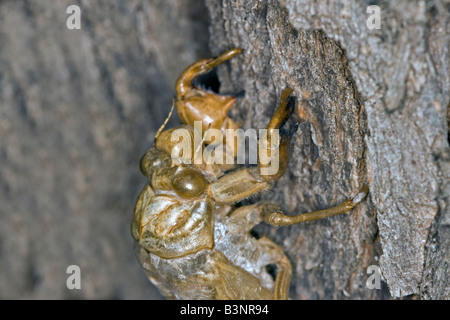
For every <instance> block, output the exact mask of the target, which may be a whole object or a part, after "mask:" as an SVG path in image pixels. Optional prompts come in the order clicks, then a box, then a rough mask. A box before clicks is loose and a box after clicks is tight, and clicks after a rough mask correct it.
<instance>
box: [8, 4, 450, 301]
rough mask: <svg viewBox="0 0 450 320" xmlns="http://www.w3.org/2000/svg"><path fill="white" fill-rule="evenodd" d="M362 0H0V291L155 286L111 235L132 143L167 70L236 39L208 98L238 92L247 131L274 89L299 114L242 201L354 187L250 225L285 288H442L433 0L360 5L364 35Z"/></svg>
mask: <svg viewBox="0 0 450 320" xmlns="http://www.w3.org/2000/svg"><path fill="white" fill-rule="evenodd" d="M72 4H76V5H78V6H79V7H80V8H81V17H82V20H81V30H69V29H67V27H66V19H67V18H68V16H69V15H68V14H67V13H66V9H67V7H68V6H69V5H72ZM372 4H374V1H369V0H367V1H362V2H361V1H350V0H348V1H344V0H343V1H339V2H326V3H325V2H320V3H319V4H317V2H315V1H306V0H279V1H277V0H262V1H261V0H259V1H257V0H245V1H244V0H234V1H231V0H223V1H215V0H214V1H213V0H205V1H197V0H180V1H177V0H169V1H167V0H165V1H163V0H160V1H146V0H129V1H120V0H97V1H87V0H79V1H68V0H63V1H53V0H42V1H33V2H32V1H25V0H23V1H17V0H14V1H12V0H10V1H8V0H6V1H1V2H0V115H1V116H0V136H1V137H2V138H1V139H0V159H1V166H0V176H1V179H0V190H2V192H0V217H1V223H0V270H2V272H1V273H0V298H10V299H11V298H13V299H15V298H38V299H46V298H52V299H58V298H84V299H105V298H120V299H127V298H133V299H135V298H161V296H160V295H159V294H158V293H157V291H156V289H155V288H153V287H152V286H151V285H150V284H149V283H148V280H147V279H146V277H145V275H144V273H143V271H142V270H141V269H140V267H139V266H138V263H137V261H136V258H135V256H134V252H133V248H132V239H131V236H130V233H129V226H130V220H131V215H132V211H133V206H134V202H135V200H136V197H137V195H138V192H139V190H140V189H141V187H142V186H143V184H144V183H145V179H144V178H143V177H142V175H141V174H140V172H139V158H140V156H141V155H142V154H143V153H144V152H145V150H146V149H147V148H149V147H150V146H151V145H152V140H153V137H154V134H155V132H156V131H157V130H158V128H159V127H160V125H161V124H162V122H163V121H164V119H165V117H166V116H167V114H168V112H169V109H170V106H171V103H172V98H173V95H174V84H175V80H176V78H177V77H178V75H179V74H180V73H181V72H182V71H183V70H184V68H185V67H186V66H188V65H189V64H190V63H192V62H194V61H196V60H198V59H200V58H205V57H209V56H212V55H217V54H219V53H221V52H223V51H225V50H227V49H230V48H232V47H241V48H243V49H244V50H245V51H244V52H243V53H242V54H240V55H239V56H237V57H235V58H233V59H232V60H231V61H230V62H229V63H226V64H224V65H221V66H219V67H218V79H219V80H220V84H221V86H220V92H221V93H237V92H241V91H242V90H244V95H243V96H242V97H240V98H239V100H238V103H237V104H236V106H235V107H234V108H233V109H232V110H231V111H230V115H231V116H232V117H233V119H235V120H236V121H241V122H242V124H243V128H244V129H247V128H264V127H265V125H266V123H267V121H268V119H269V118H270V116H271V114H272V112H273V110H274V108H275V107H276V104H277V102H278V99H279V96H280V93H281V91H282V90H283V89H284V88H285V87H286V86H289V87H291V88H292V89H293V90H294V95H295V97H296V101H297V108H296V111H295V114H294V115H293V117H292V119H291V120H290V122H289V123H288V124H287V125H288V126H292V125H293V124H294V123H295V122H297V123H298V124H299V127H298V130H297V132H296V134H295V138H294V140H293V142H292V155H291V162H290V167H289V170H288V172H287V173H286V174H285V176H284V177H283V178H282V179H281V180H280V181H279V182H277V184H276V185H275V187H274V188H273V190H271V191H269V192H267V193H264V194H262V195H260V196H259V197H258V198H254V199H252V201H257V200H259V199H264V200H267V199H270V200H271V201H273V202H276V203H278V204H280V205H282V206H283V208H284V210H285V211H286V212H287V213H288V214H292V215H293V214H299V213H302V212H307V211H311V210H316V209H322V208H327V207H330V206H332V205H334V204H337V203H339V202H341V201H342V200H344V199H345V198H346V197H350V196H354V195H355V194H356V193H357V192H358V190H359V188H360V187H361V186H362V185H364V184H367V185H368V186H369V187H370V195H369V197H368V198H367V200H365V201H364V202H363V203H362V204H361V205H360V206H358V207H357V208H356V209H355V210H353V211H352V212H351V213H349V214H346V215H343V216H335V217H332V218H329V219H325V220H322V221H316V222H309V223H305V224H302V225H296V226H290V227H280V228H273V227H269V226H265V225H260V226H258V229H257V231H258V232H263V233H265V234H267V236H268V237H270V238H272V239H274V240H275V241H276V242H277V243H278V244H280V245H282V246H283V247H284V248H285V250H286V253H287V255H288V257H289V259H290V260H291V262H292V265H293V280H292V284H291V291H290V294H291V297H292V298H293V299H357V298H361V299H389V298H401V297H403V298H409V297H416V298H422V299H449V297H450V293H449V285H448V283H449V274H450V270H449V261H450V252H449V250H450V249H449V248H450V228H449V226H450V213H449V205H448V204H449V195H450V185H449V176H450V167H449V163H450V150H449V143H448V122H447V121H448V116H447V112H448V106H449V88H450V85H449V83H450V76H449V69H450V68H449V62H450V61H449V59H450V58H449V53H448V50H449V33H448V31H447V28H448V25H449V6H450V4H449V2H448V1H428V2H423V1H406V0H405V1H395V2H392V3H390V2H388V1H376V5H377V6H379V7H380V9H381V12H380V13H381V24H380V27H381V28H380V29H373V30H371V29H369V28H368V27H367V24H366V21H367V19H368V18H369V14H367V7H368V6H370V5H372ZM177 123H179V120H178V119H177V117H172V119H171V120H170V122H169V124H168V126H174V125H176V124H177ZM73 264H75V265H79V266H80V268H81V272H82V276H81V286H82V289H81V290H69V289H67V287H66V279H67V277H68V274H66V269H67V267H68V266H69V265H73ZM371 265H376V266H379V267H380V268H381V272H382V279H383V281H382V286H381V289H378V290H377V289H369V288H368V287H367V286H366V281H367V280H368V277H369V274H368V273H367V268H368V267H369V266H371Z"/></svg>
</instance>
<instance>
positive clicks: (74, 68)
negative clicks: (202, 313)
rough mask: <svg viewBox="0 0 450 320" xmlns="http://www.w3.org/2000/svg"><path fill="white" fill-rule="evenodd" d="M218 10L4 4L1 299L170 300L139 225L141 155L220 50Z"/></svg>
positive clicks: (140, 2)
mask: <svg viewBox="0 0 450 320" xmlns="http://www.w3.org/2000/svg"><path fill="white" fill-rule="evenodd" d="M73 4H75V5H78V6H79V7H80V8H81V29H80V30H76V29H74V30H69V29H68V28H67V26H66V21H67V19H68V18H69V17H70V16H71V14H68V13H66V10H67V7H68V6H69V5H73ZM207 17H208V14H207V10H206V8H205V6H204V3H203V1H195V0H183V1H173V0H169V1H167V0H164V1H147V0H129V1H120V0H99V1H73V0H72V1H65V0H64V1H55V0H40V1H25V0H12V1H0V164H1V165H0V299H67V298H71V299H141V298H142V299H149V298H161V296H160V295H159V293H158V292H157V291H156V290H155V289H153V286H151V285H150V283H149V281H148V280H147V278H146V276H145V275H144V272H143V271H142V269H141V268H140V266H139V265H138V262H137V260H136V258H135V255H134V251H133V241H132V238H131V235H130V231H129V228H130V227H129V226H130V219H131V215H132V212H133V207H134V202H135V199H136V197H137V195H138V193H139V191H140V189H141V188H142V186H143V185H144V183H145V179H144V177H143V176H142V175H141V173H140V171H139V159H140V157H141V155H142V154H143V153H144V152H145V151H146V149H147V148H149V147H150V146H151V145H152V141H153V137H154V134H155V132H156V130H157V129H158V128H159V126H160V125H161V124H162V122H163V121H164V119H165V118H166V116H167V114H168V112H169V110H170V106H171V103H172V98H173V96H174V83H175V81H176V78H177V76H178V75H179V74H180V72H181V71H182V70H183V69H184V68H185V67H186V66H187V65H189V64H190V63H192V62H193V61H195V60H197V59H199V58H204V57H207V56H208V55H209V51H208V40H209V33H208V21H207V19H208V18H207ZM177 119H178V118H177V117H176V116H174V117H172V120H171V124H173V123H175V122H176V121H178V120H177ZM169 125H170V124H169ZM69 265H78V266H79V267H80V269H81V289H82V290H68V289H67V287H66V280H67V278H68V276H69V274H67V273H66V270H67V267H68V266H69Z"/></svg>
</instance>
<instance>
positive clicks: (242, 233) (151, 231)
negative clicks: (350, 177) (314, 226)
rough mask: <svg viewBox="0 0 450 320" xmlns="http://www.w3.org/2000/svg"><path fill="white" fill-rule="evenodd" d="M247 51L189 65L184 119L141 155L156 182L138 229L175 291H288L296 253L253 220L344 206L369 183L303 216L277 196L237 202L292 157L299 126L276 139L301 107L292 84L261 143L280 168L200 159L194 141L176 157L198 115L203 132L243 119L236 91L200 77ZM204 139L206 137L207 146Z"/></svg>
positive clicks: (286, 219) (144, 194) (164, 281)
mask: <svg viewBox="0 0 450 320" xmlns="http://www.w3.org/2000/svg"><path fill="white" fill-rule="evenodd" d="M241 52H242V50H241V49H232V50H229V51H227V52H225V53H224V54H222V55H220V56H219V57H217V58H210V59H204V60H200V61H198V62H196V63H194V64H192V65H191V66H190V67H188V68H187V69H186V70H185V71H184V72H183V73H182V74H181V76H180V77H179V79H178V81H177V83H176V93H177V96H176V99H175V101H174V104H175V106H176V108H177V111H178V115H179V116H180V118H181V120H182V121H183V123H184V125H183V126H182V127H179V128H171V129H167V130H164V131H162V129H163V128H162V129H161V130H159V131H158V133H157V134H156V137H155V145H154V146H153V147H152V148H150V149H149V150H148V151H147V152H146V153H145V155H144V156H143V157H142V159H141V163H140V169H141V171H142V173H143V174H144V175H145V176H146V177H147V178H148V183H147V184H146V185H145V186H144V188H143V189H142V191H141V193H140V194H139V197H138V199H137V203H136V206H135V211H134V215H133V220H132V225H131V232H132V236H133V237H134V239H135V240H136V251H137V256H138V259H139V261H140V263H141V265H142V267H143V268H144V270H145V272H146V274H147V276H148V278H149V279H150V280H151V282H152V283H153V284H155V285H156V286H157V287H158V288H159V290H160V292H161V293H162V294H163V295H164V296H166V297H167V298H169V299H287V298H288V291H289V284H290V280H291V274H292V270H291V264H290V262H289V260H288V258H287V257H286V255H285V254H284V252H283V249H282V248H281V247H280V246H278V245H277V244H275V243H274V242H273V241H271V240H270V239H268V238H266V237H261V238H259V239H256V238H255V237H252V236H251V235H250V230H251V229H252V228H253V227H254V226H256V225H257V224H259V223H261V222H265V223H268V224H271V225H274V226H282V225H290V224H295V223H300V222H304V221H311V220H316V219H321V218H326V217H329V216H332V215H336V214H341V213H345V212H348V211H350V210H351V209H352V208H354V207H355V206H356V205H357V204H358V203H359V202H360V201H362V199H363V198H364V197H365V196H366V195H367V193H368V190H367V188H365V187H363V188H362V189H361V191H360V192H359V193H358V194H357V196H356V197H355V198H353V199H348V200H346V201H344V202H343V203H342V204H340V205H338V206H336V207H333V208H330V209H326V210H321V211H315V212H310V213H305V214H300V215H297V216H288V215H285V214H283V212H282V210H281V209H280V208H279V207H278V206H277V205H276V204H270V203H256V204H253V205H248V206H240V207H238V208H236V207H234V205H235V204H236V203H237V202H239V201H241V200H243V199H246V198H248V197H249V196H251V195H253V194H255V193H258V192H261V191H264V190H267V189H269V188H271V187H272V184H273V182H274V181H276V180H277V179H279V178H280V177H281V176H282V175H283V174H284V172H285V170H286V168H287V167H288V163H289V146H290V140H291V137H292V134H293V133H292V132H291V133H280V135H279V137H278V138H279V139H278V141H279V143H278V144H276V147H274V146H273V144H272V143H271V142H272V141H271V140H273V139H275V135H274V134H273V132H275V130H274V129H280V127H281V126H283V123H284V122H285V121H286V120H287V119H288V118H289V116H290V115H291V113H292V111H293V108H294V107H295V103H289V100H290V98H291V97H290V95H291V93H292V90H291V89H289V88H287V89H285V90H284V91H283V93H282V94H281V98H280V103H279V106H278V108H277V109H276V111H275V112H274V114H273V116H272V118H271V119H270V121H269V123H268V125H267V127H266V129H267V132H268V134H267V135H265V136H263V137H260V138H259V141H258V147H259V148H266V149H267V150H266V151H267V154H272V155H273V154H275V153H276V154H277V156H278V159H279V166H278V170H277V171H276V172H275V173H274V174H267V172H266V173H263V172H264V171H263V169H264V168H267V166H269V165H270V164H267V163H263V162H262V161H258V164H257V165H256V166H254V167H243V168H236V167H234V165H230V164H229V163H228V164H217V163H212V162H211V161H207V159H201V161H192V160H195V159H194V158H195V154H196V150H194V149H193V148H191V149H192V152H185V154H183V157H181V158H176V157H175V158H174V157H173V154H174V151H177V150H175V149H176V148H179V146H180V144H179V142H180V141H181V140H179V139H178V140H177V139H174V138H173V137H174V133H175V132H176V130H177V129H183V130H184V131H183V132H184V133H185V135H184V139H187V140H189V139H190V140H191V141H190V142H192V141H193V140H194V137H195V132H194V124H195V122H196V121H198V122H197V123H201V129H202V130H203V132H205V131H206V130H208V129H210V128H213V129H216V130H220V131H221V132H223V133H225V131H226V130H227V129H237V128H238V127H239V126H238V125H237V124H236V123H235V122H234V121H233V120H232V119H231V118H230V117H228V115H227V111H228V110H229V108H230V107H231V106H232V105H233V104H234V103H235V101H236V98H235V97H230V96H222V95H219V94H217V93H214V92H210V91H208V90H205V89H202V88H199V87H196V86H194V84H193V80H194V78H195V77H197V76H198V75H200V74H203V73H206V72H208V71H209V70H211V69H212V68H214V67H216V66H217V65H219V64H220V63H223V62H224V61H226V60H228V59H230V58H231V57H233V56H235V55H236V54H238V53H241ZM163 127H164V126H163ZM224 136H225V134H224ZM185 142H186V141H185ZM205 145H206V143H204V141H201V145H200V148H201V149H203V148H205ZM223 145H224V153H225V154H226V153H231V154H232V155H233V156H235V155H236V147H234V145H232V144H231V143H230V141H225V140H224V141H223ZM187 150H190V149H187ZM200 151H201V150H200ZM175 154H177V153H176V152H175ZM200 154H201V152H200ZM268 265H276V275H275V276H272V275H270V274H269V273H268V271H267V266H268Z"/></svg>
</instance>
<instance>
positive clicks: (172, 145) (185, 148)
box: [155, 126, 194, 164]
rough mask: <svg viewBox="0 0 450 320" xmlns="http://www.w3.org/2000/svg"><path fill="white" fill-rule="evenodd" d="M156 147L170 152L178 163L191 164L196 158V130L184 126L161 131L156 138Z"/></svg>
mask: <svg viewBox="0 0 450 320" xmlns="http://www.w3.org/2000/svg"><path fill="white" fill-rule="evenodd" d="M155 145H156V147H157V148H158V149H159V150H161V151H165V152H166V153H167V154H169V155H170V156H171V158H172V160H173V161H174V162H175V163H177V164H191V163H192V162H193V158H194V130H193V129H192V128H191V127H190V126H182V127H178V128H173V129H169V130H166V131H163V132H161V134H160V135H159V136H158V137H157V138H156V140H155Z"/></svg>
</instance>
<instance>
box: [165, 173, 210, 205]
mask: <svg viewBox="0 0 450 320" xmlns="http://www.w3.org/2000/svg"><path fill="white" fill-rule="evenodd" d="M172 186H173V189H174V190H175V192H176V193H177V194H178V195H179V196H180V197H183V198H196V197H199V196H200V195H202V194H203V193H204V192H205V191H206V188H207V186H208V181H207V180H206V179H205V177H204V175H203V174H202V173H200V172H198V171H196V170H193V169H190V168H184V169H182V170H181V171H180V172H178V173H177V174H175V176H174V177H173V180H172Z"/></svg>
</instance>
